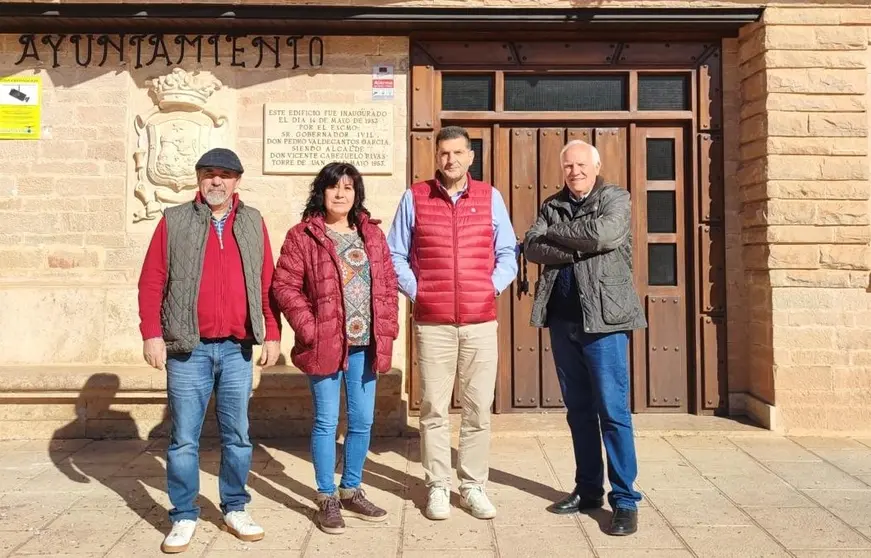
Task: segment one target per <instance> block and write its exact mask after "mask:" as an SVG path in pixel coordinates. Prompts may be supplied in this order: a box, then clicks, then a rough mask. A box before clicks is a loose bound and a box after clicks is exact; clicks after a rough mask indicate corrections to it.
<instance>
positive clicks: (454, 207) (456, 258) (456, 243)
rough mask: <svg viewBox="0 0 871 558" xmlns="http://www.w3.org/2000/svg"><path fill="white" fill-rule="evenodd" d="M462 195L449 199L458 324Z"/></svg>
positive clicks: (457, 318) (455, 313)
mask: <svg viewBox="0 0 871 558" xmlns="http://www.w3.org/2000/svg"><path fill="white" fill-rule="evenodd" d="M466 188H468V186H466ZM460 199H462V195H461V196H460V197H459V198H457V203H454V201H453V200H451V202H450V203H451V211H453V219H451V221H452V222H453V227H454V323H455V324H457V325H460V256H459V254H458V253H457V252H458V251H459V249H460V245H459V239H458V237H457V205H459V203H460Z"/></svg>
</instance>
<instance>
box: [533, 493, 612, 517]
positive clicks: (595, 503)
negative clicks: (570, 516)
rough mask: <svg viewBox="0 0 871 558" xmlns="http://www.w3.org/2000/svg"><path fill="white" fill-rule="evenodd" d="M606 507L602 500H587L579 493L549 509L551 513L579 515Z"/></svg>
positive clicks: (572, 494)
mask: <svg viewBox="0 0 871 558" xmlns="http://www.w3.org/2000/svg"><path fill="white" fill-rule="evenodd" d="M603 505H605V502H604V501H603V500H602V498H585V497H583V496H581V495H580V494H578V492H577V491H575V492H572V493H571V494H569V495H568V496H566V497H565V498H563V499H562V500H560V501H559V502H556V503H555V504H552V505H551V506H550V507H549V508H547V509H548V511H550V512H551V513H558V514H561V515H562V514H567V513H577V512H579V511H584V510H592V509H596V508H601V507H602V506H603Z"/></svg>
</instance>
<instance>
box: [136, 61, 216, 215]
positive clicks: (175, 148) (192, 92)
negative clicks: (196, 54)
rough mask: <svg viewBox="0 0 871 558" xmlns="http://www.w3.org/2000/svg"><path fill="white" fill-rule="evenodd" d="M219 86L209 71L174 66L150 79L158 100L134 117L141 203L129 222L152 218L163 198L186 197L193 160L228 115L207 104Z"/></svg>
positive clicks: (158, 212)
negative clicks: (196, 72) (201, 74)
mask: <svg viewBox="0 0 871 558" xmlns="http://www.w3.org/2000/svg"><path fill="white" fill-rule="evenodd" d="M220 88H221V82H220V81H218V80H217V79H215V78H213V77H208V78H201V77H199V76H195V75H193V74H190V73H188V72H186V71H185V70H183V69H181V68H175V69H173V70H172V73H170V74H168V75H165V76H161V77H159V78H157V79H153V80H151V91H152V92H153V94H154V97H155V98H156V99H157V105H156V106H155V107H153V108H152V109H151V110H150V111H148V112H146V113H144V114H140V115H139V116H137V117H136V120H135V123H134V126H135V129H136V134H137V136H138V143H137V149H136V151H135V152H134V154H133V158H134V161H135V163H136V186H135V188H134V195H135V196H136V199H137V200H139V202H141V204H142V207H141V208H140V209H138V210H136V211H135V212H134V214H133V222H138V221H142V220H151V219H157V218H158V217H160V215H161V214H162V213H163V209H164V207H166V204H177V203H181V202H184V201H187V200H189V199H191V191H192V190H194V189H196V187H197V176H196V172H195V170H194V165H195V164H196V162H197V160H198V159H199V158H200V156H201V155H202V154H203V153H205V152H206V151H208V150H209V149H211V148H212V147H214V145H213V144H214V143H215V135H216V131H218V130H219V129H220V128H221V127H223V126H224V125H225V124H226V122H227V119H226V117H225V116H223V115H219V114H216V113H214V112H212V111H210V110H208V109H207V108H206V103H207V102H208V100H209V97H211V95H212V93H214V92H215V91H217V90H218V89H220Z"/></svg>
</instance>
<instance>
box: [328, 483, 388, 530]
mask: <svg viewBox="0 0 871 558" xmlns="http://www.w3.org/2000/svg"><path fill="white" fill-rule="evenodd" d="M339 498H340V499H341V502H342V508H343V509H344V510H345V514H347V515H349V516H351V517H356V518H357V519H362V520H363V521H371V522H373V523H378V522H380V521H384V520H385V519H387V512H386V511H384V510H382V509H381V508H379V507H378V506H376V505H375V504H373V503H372V502H370V501H369V500H368V499H367V498H366V493H365V492H363V489H362V488H340V489H339Z"/></svg>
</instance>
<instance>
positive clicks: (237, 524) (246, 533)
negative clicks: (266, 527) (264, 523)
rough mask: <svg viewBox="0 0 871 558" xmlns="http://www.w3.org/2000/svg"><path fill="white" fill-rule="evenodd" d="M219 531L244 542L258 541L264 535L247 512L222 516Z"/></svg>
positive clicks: (233, 512) (235, 512)
mask: <svg viewBox="0 0 871 558" xmlns="http://www.w3.org/2000/svg"><path fill="white" fill-rule="evenodd" d="M221 529H222V530H224V531H228V532H229V533H230V534H231V535H233V536H234V537H236V538H237V539H239V540H240V541H245V542H255V541H259V540H260V539H262V538H263V536H264V535H265V534H266V533H265V532H264V531H263V527H261V526H260V525H257V523H256V522H255V521H254V519H253V518H252V517H251V514H250V513H248V512H247V511H244V510H242V511H231V512H230V513H228V514H226V515H225V516H224V525H222V526H221Z"/></svg>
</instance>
